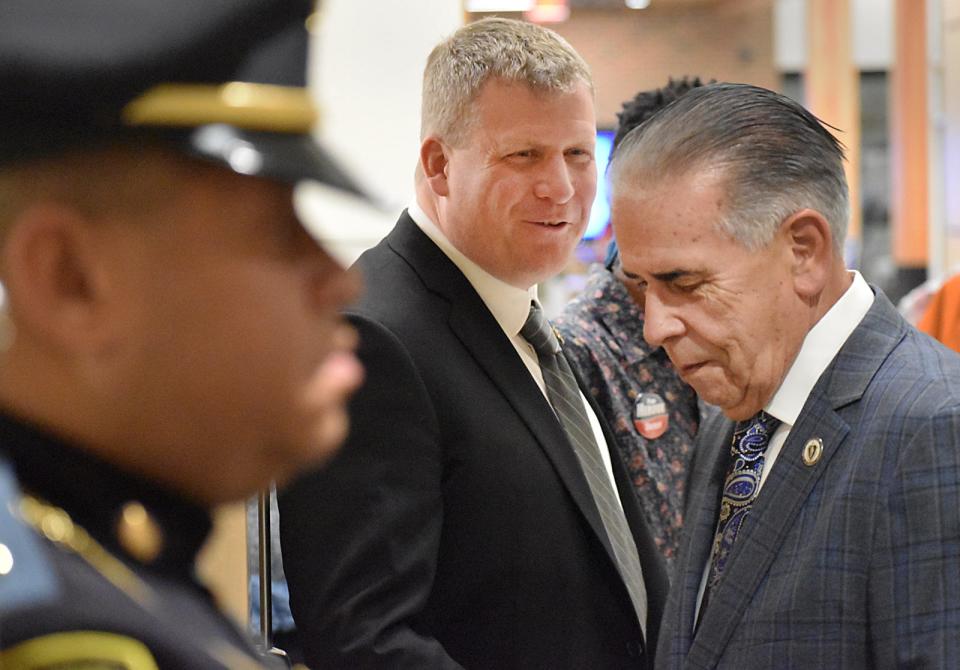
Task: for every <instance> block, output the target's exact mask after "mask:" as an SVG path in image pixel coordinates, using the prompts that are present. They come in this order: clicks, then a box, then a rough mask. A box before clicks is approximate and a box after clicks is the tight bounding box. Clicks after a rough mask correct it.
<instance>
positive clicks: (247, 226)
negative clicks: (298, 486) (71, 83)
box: [0, 151, 362, 503]
mask: <svg viewBox="0 0 960 670" xmlns="http://www.w3.org/2000/svg"><path fill="white" fill-rule="evenodd" d="M128 158H129V157H128ZM135 161H136V163H134V164H135V165H137V166H139V167H137V168H136V169H137V170H139V171H140V172H142V173H143V174H138V176H137V179H136V182H137V184H139V186H137V187H136V188H132V189H131V188H125V187H124V186H123V185H122V184H120V183H117V185H116V188H115V189H114V190H115V193H114V194H112V195H110V196H109V197H105V198H104V197H100V200H103V201H106V202H107V205H108V206H105V207H102V208H98V207H93V208H92V209H90V208H86V207H82V206H75V205H67V206H63V205H62V203H57V202H55V200H52V199H47V200H39V201H37V202H34V203H33V204H30V205H28V206H27V207H26V208H25V209H24V211H23V212H22V213H21V215H20V216H19V217H18V218H17V220H16V221H15V222H14V223H13V226H12V228H11V231H10V232H9V234H8V235H7V240H6V243H5V246H4V248H3V253H4V268H3V270H4V275H5V276H4V279H5V280H6V281H7V282H8V285H9V286H8V287H9V289H10V298H11V311H12V314H13V318H14V320H15V322H16V336H15V337H14V341H13V344H12V345H11V346H10V349H9V351H8V352H7V354H6V357H5V360H4V366H3V371H4V374H3V375H0V389H2V392H3V394H4V402H5V404H6V405H7V407H8V408H9V409H12V410H13V411H17V412H19V413H21V414H24V415H26V417H27V418H34V419H36V420H38V421H39V422H41V423H43V424H47V425H49V426H50V427H51V428H53V429H54V430H56V431H57V432H60V433H61V434H65V435H66V436H67V437H70V438H72V439H73V440H74V441H75V442H77V443H78V444H81V445H85V446H88V447H89V448H91V449H93V450H95V451H97V452H98V453H100V454H101V455H102V456H103V457H104V458H106V459H108V460H111V461H113V462H115V463H116V464H118V465H120V466H121V467H125V468H127V469H131V470H134V471H138V472H140V473H141V474H144V475H146V476H148V477H149V478H152V479H154V480H159V481H162V482H165V483H166V484H168V485H169V486H172V487H174V488H176V489H177V490H179V491H181V492H183V493H186V494H188V495H190V496H192V497H194V498H195V499H198V500H200V501H203V502H207V503H212V502H219V501H223V500H228V499H235V498H239V497H242V496H245V495H249V494H251V493H253V492H255V491H256V490H257V488H258V487H260V486H263V485H264V484H266V483H268V482H269V481H270V480H271V479H278V480H283V479H284V478H286V477H288V476H290V474H292V473H293V472H294V470H296V469H298V468H302V467H305V466H307V465H311V464H319V463H321V462H322V461H324V460H325V459H326V458H328V457H329V456H330V455H331V454H332V453H333V452H334V451H335V449H336V448H337V447H338V446H339V444H340V442H341V441H342V439H343V438H344V437H345V433H346V426H347V419H346V405H345V404H346V400H347V397H348V396H349V394H350V393H351V392H352V391H353V390H354V389H355V388H356V386H357V385H358V384H359V382H360V378H361V375H362V372H361V368H360V365H359V363H358V362H357V361H356V359H355V358H354V357H353V347H354V334H353V331H352V330H351V329H350V328H349V327H348V326H347V325H345V323H344V322H343V320H342V319H341V317H340V316H339V315H338V310H339V308H341V307H342V306H343V305H344V304H346V303H347V302H348V301H350V300H351V299H352V298H354V297H355V296H356V293H357V291H358V280H357V279H356V277H355V276H354V275H353V274H352V273H348V272H346V271H345V270H344V269H343V268H342V267H341V266H340V265H338V264H337V263H336V262H335V261H334V260H333V259H332V258H331V257H330V256H328V255H327V253H326V252H325V251H324V250H323V249H322V247H321V246H320V245H319V244H318V243H317V242H316V241H315V240H313V239H312V238H311V237H310V236H309V235H308V234H307V232H306V231H305V230H304V229H303V228H302V227H301V225H300V223H299V221H298V220H297V217H296V215H295V213H294V209H293V203H292V188H291V187H290V186H287V185H281V184H278V183H274V182H271V181H267V180H264V179H260V178H254V177H246V176H240V175H237V174H234V173H232V172H229V171H227V170H226V169H223V168H220V167H216V166H212V165H206V164H200V163H198V162H194V161H190V160H187V159H183V158H180V157H179V156H174V155H170V154H164V153H163V152H154V151H145V152H142V156H141V155H140V154H139V153H138V155H137V156H136V157H135ZM128 162H129V161H128ZM144 163H146V164H149V165H152V166H153V168H155V169H152V170H146V171H144V170H143V169H142V165H143V164H144ZM98 176H99V177H101V178H100V182H109V183H107V184H106V190H107V192H109V190H110V188H112V187H113V183H114V182H122V181H124V179H123V178H122V177H121V178H120V179H116V178H112V179H103V178H102V175H97V174H94V175H90V176H89V179H88V183H89V184H91V185H90V186H89V189H90V190H92V191H96V192H103V191H104V190H105V189H104V185H105V184H104V183H97V182H96V180H97V179H98ZM127 181H129V180H127ZM154 181H155V183H153V182H154ZM145 182H150V183H149V184H148V185H147V187H146V188H142V187H143V186H144V183H145ZM93 184H96V186H94V185H93ZM131 193H133V194H134V195H135V197H133V196H131ZM143 193H152V195H151V197H150V198H149V203H147V202H146V200H147V199H146V198H143V197H142V195H143ZM123 200H127V201H129V202H127V203H126V206H116V205H117V202H119V201H123ZM138 203H139V205H138ZM17 375H19V376H17Z"/></svg>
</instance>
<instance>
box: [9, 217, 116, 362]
mask: <svg viewBox="0 0 960 670" xmlns="http://www.w3.org/2000/svg"><path fill="white" fill-rule="evenodd" d="M96 246H97V245H96V240H95V236H94V234H93V232H92V230H91V225H90V223H89V222H88V221H87V220H86V218H85V217H84V215H83V214H81V213H79V212H78V211H76V210H74V209H72V208H70V207H68V206H64V205H60V204H55V203H42V204H34V205H30V206H28V207H27V208H26V209H25V210H23V211H22V212H21V213H20V214H18V215H17V216H16V218H15V220H13V221H12V222H11V224H10V228H9V231H8V233H7V236H6V240H5V242H4V245H3V250H2V264H3V278H4V283H5V285H6V290H7V294H8V297H9V301H10V307H9V308H10V311H11V316H12V318H13V320H14V323H15V326H16V330H17V333H18V337H19V336H24V337H30V338H32V339H33V340H35V341H37V342H38V343H40V342H43V343H45V344H46V345H48V346H53V347H55V348H57V349H60V350H73V351H79V350H83V349H90V348H97V347H102V346H103V345H104V344H105V343H106V340H107V339H109V336H108V332H107V329H106V328H105V326H106V321H105V320H104V318H103V316H104V312H105V311H106V301H105V300H104V297H105V293H106V291H105V289H106V287H107V286H108V285H109V282H108V281H107V278H106V275H105V271H104V268H103V267H102V265H101V264H99V263H98V261H97V253H96Z"/></svg>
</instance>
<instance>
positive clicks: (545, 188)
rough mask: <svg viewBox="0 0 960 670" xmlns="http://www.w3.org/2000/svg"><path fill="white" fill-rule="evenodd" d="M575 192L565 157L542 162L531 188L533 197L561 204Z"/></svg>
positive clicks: (561, 156)
mask: <svg viewBox="0 0 960 670" xmlns="http://www.w3.org/2000/svg"><path fill="white" fill-rule="evenodd" d="M575 190H576V189H574V186H573V179H571V176H570V166H569V165H567V161H566V157H565V156H563V155H560V156H556V157H553V158H550V159H549V160H545V161H544V162H543V165H542V166H541V170H540V172H539V173H538V175H537V182H536V184H535V185H534V188H533V193H534V195H535V196H537V197H538V198H541V199H543V200H552V201H553V202H556V203H561V204H562V203H565V202H567V201H568V200H570V199H571V198H572V197H573V194H574V192H575Z"/></svg>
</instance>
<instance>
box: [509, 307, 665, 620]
mask: <svg viewBox="0 0 960 670" xmlns="http://www.w3.org/2000/svg"><path fill="white" fill-rule="evenodd" d="M520 335H521V336H522V337H523V338H524V339H525V340H527V341H528V342H529V343H530V344H531V345H532V346H533V348H534V350H535V351H536V352H537V358H538V359H539V361H540V370H541V371H542V372H543V381H544V384H545V386H546V388H547V398H548V399H549V400H550V404H551V405H552V406H553V411H554V413H555V414H556V415H557V418H558V419H560V423H561V425H562V426H563V429H564V431H566V433H567V437H568V438H569V439H570V443H571V444H572V445H573V450H574V452H575V453H576V455H577V460H579V461H580V467H581V469H582V470H583V474H584V476H585V477H586V479H587V484H589V486H590V493H591V494H592V495H593V500H594V502H595V503H596V505H597V510H598V511H599V512H600V518H601V519H602V520H603V527H604V530H606V531H607V537H608V538H609V539H610V546H611V547H612V548H613V554H614V556H615V557H616V560H617V568H618V570H619V572H620V576H621V578H622V579H623V582H624V584H625V585H626V587H627V592H628V593H629V594H630V600H631V601H632V602H633V608H634V610H636V613H637V618H638V619H639V621H640V629H641V630H642V631H643V634H644V637H646V627H647V590H646V587H645V585H644V583H643V572H642V570H641V568H640V557H639V556H638V555H637V545H636V544H635V543H634V541H633V535H632V534H631V533H630V527H629V526H628V525H627V519H626V517H625V516H624V515H623V508H622V507H621V506H620V501H619V500H618V499H617V494H616V492H615V491H614V489H613V484H612V482H611V481H610V477H609V476H608V474H607V469H606V468H605V467H604V465H603V460H602V458H601V456H600V449H599V447H598V445H597V441H596V438H595V437H594V434H593V429H592V428H591V427H590V421H589V420H588V419H587V412H586V409H585V408H584V405H583V399H582V398H581V396H580V388H579V386H577V380H576V378H575V377H574V376H573V372H572V371H571V370H570V365H569V364H568V363H567V359H566V358H565V357H564V355H563V352H562V351H561V350H560V342H559V341H558V339H557V336H556V334H555V333H554V331H553V327H552V326H551V325H550V323H549V322H548V321H547V320H546V318H544V316H543V311H542V310H541V309H540V306H539V305H537V304H536V303H532V304H531V306H530V314H529V316H528V317H527V321H526V323H524V324H523V328H521V329H520Z"/></svg>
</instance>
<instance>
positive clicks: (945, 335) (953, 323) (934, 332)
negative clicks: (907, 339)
mask: <svg viewBox="0 0 960 670" xmlns="http://www.w3.org/2000/svg"><path fill="white" fill-rule="evenodd" d="M917 328H919V329H920V330H922V331H923V332H925V333H927V334H928V335H931V336H932V337H935V338H937V339H938V340H940V341H941V342H943V343H944V344H945V345H947V346H948V347H950V348H951V349H953V350H954V351H958V352H960V274H957V275H954V276H953V277H951V278H950V279H948V280H947V281H946V282H945V283H944V285H943V286H941V287H940V290H939V291H937V292H936V293H935V294H934V295H933V298H931V299H930V304H929V305H927V309H926V311H925V312H924V313H923V316H922V317H920V322H919V323H918V324H917Z"/></svg>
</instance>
